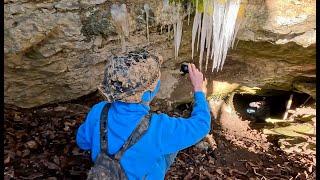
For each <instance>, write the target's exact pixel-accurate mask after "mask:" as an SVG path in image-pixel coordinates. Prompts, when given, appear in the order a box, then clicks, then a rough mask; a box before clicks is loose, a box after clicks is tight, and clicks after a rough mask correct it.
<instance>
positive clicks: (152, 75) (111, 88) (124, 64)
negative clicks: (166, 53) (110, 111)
mask: <svg viewBox="0 0 320 180" xmlns="http://www.w3.org/2000/svg"><path fill="white" fill-rule="evenodd" d="M161 64H162V57H161V56H160V55H156V54H150V53H149V52H148V51H146V50H136V51H131V52H129V53H128V54H126V55H124V56H113V57H112V58H111V59H110V60H109V61H107V64H106V69H105V72H104V80H103V82H102V83H101V84H100V85H99V86H98V89H99V91H100V93H102V95H103V96H104V98H105V99H106V100H107V101H108V102H114V101H122V102H127V103H140V102H141V97H142V95H143V93H144V92H146V91H148V90H150V91H153V90H154V88H155V87H156V85H157V83H158V80H159V79H160V66H161Z"/></svg>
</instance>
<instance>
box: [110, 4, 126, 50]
mask: <svg viewBox="0 0 320 180" xmlns="http://www.w3.org/2000/svg"><path fill="white" fill-rule="evenodd" d="M111 16H112V19H113V21H114V22H115V25H116V27H117V29H118V32H119V35H120V40H121V47H122V51H126V45H125V37H128V36H129V20H128V19H129V16H128V11H127V7H126V5H125V4H122V5H121V6H119V5H117V4H113V5H112V6H111Z"/></svg>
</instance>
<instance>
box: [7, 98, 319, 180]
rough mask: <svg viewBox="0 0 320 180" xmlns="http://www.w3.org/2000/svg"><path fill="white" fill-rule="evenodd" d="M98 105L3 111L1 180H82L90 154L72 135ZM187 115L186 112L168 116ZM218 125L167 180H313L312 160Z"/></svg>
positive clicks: (241, 124) (247, 131)
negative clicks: (3, 177) (2, 164)
mask: <svg viewBox="0 0 320 180" xmlns="http://www.w3.org/2000/svg"><path fill="white" fill-rule="evenodd" d="M99 99H100V98H99V96H97V95H92V96H90V97H85V98H83V99H79V100H77V101H73V102H67V103H60V104H54V105H49V106H44V107H39V108H36V109H28V110H24V109H19V108H16V107H12V106H8V105H6V107H5V120H4V128H5V141H4V165H5V171H4V176H5V179H52V180H53V179H85V178H86V173H87V171H88V169H89V168H90V166H91V165H92V164H91V161H90V154H89V153H88V152H86V151H81V150H79V149H78V147H77V146H76V144H75V135H76V130H77V128H78V127H79V125H80V124H81V123H82V121H83V120H84V118H85V116H86V113H87V112H88V110H89V109H90V107H91V106H92V105H93V104H94V103H95V102H97V101H99ZM152 105H153V109H157V110H161V107H156V106H160V105H158V104H154V103H153V104H152ZM155 107H156V108H155ZM189 112H190V106H185V107H180V109H175V110H171V111H169V112H168V114H169V115H171V116H188V114H189ZM220 119H221V120H219V121H218V120H212V127H213V129H212V132H211V136H208V138H205V139H204V140H203V141H202V142H201V143H199V144H197V145H195V146H192V147H190V148H188V149H185V150H183V151H181V152H180V153H179V154H178V157H177V158H176V161H175V163H174V164H173V165H172V167H171V168H170V170H169V172H168V173H167V175H166V179H315V154H312V153H311V154H303V153H295V154H294V153H293V154H285V153H284V152H283V151H282V150H280V148H278V147H277V146H276V145H274V144H272V143H270V140H267V138H266V137H265V136H264V135H263V134H261V133H260V132H259V131H257V130H253V129H251V128H250V127H249V126H248V123H247V122H246V121H237V122H233V123H236V124H237V126H236V127H237V128H238V129H243V131H241V133H240V134H239V133H234V132H233V133H231V131H230V130H228V129H226V128H224V127H225V125H226V124H225V120H227V119H228V120H230V119H232V117H228V115H222V116H221V117H220ZM224 119H225V120H224ZM228 122H231V121H228ZM227 126H228V125H227ZM208 142H210V143H208Z"/></svg>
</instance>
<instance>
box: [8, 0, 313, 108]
mask: <svg viewBox="0 0 320 180" xmlns="http://www.w3.org/2000/svg"><path fill="white" fill-rule="evenodd" d="M115 2H116V1H105V0H92V1H82V0H80V1H75V0H70V1H69V0H68V1H67V0H49V1H30V0H23V1H15V0H7V1H4V58H5V61H4V71H5V73H4V78H5V83H4V84H5V87H4V93H5V103H8V104H13V105H16V106H19V107H23V108H31V107H35V106H39V105H43V104H47V103H55V102H60V101H66V100H71V99H75V98H78V97H80V96H83V95H86V94H89V93H91V92H94V91H96V87H97V85H98V84H99V83H100V82H101V80H102V77H103V76H102V74H103V71H104V66H105V62H106V61H108V59H109V58H110V57H111V56H112V55H115V54H119V53H121V44H120V40H119V37H118V32H117V30H116V28H115V25H114V23H113V22H112V19H111V15H110V7H111V5H112V3H115ZM315 2H316V1H315V0H300V1H299V0H265V1H262V0H253V1H248V2H247V3H248V5H247V11H246V17H247V22H246V24H245V26H244V27H243V28H242V29H240V31H239V33H238V38H239V39H240V40H246V41H263V42H259V43H258V45H256V43H253V44H252V43H251V42H248V43H246V42H244V41H240V43H239V44H238V46H237V48H236V49H235V50H234V51H231V52H230V54H229V55H228V58H227V60H226V65H225V68H224V70H223V71H222V72H221V73H218V74H210V73H206V76H207V77H208V78H209V79H210V80H221V81H228V82H236V83H240V84H244V85H247V86H261V87H270V88H280V89H292V87H298V89H299V90H302V91H304V90H305V89H308V88H304V87H302V86H301V83H303V82H301V83H300V84H299V86H298V85H295V86H293V85H292V84H293V82H294V80H295V78H297V77H298V76H304V75H310V74H311V75H312V76H313V75H315V48H314V44H315V18H316V16H315ZM125 3H126V5H127V9H128V11H129V22H130V36H129V37H127V39H126V43H127V49H128V50H130V49H134V48H136V47H146V46H147V48H148V49H149V50H150V51H157V52H158V53H160V54H161V55H162V56H163V58H164V64H163V68H162V75H163V77H162V88H161V91H160V93H159V95H158V96H157V97H158V98H162V99H165V98H168V99H169V100H171V101H182V100H186V99H188V98H190V97H191V91H189V89H190V87H191V85H190V83H189V82H188V79H187V77H182V76H181V75H180V74H179V71H177V69H179V65H180V63H181V62H183V61H189V62H192V60H191V55H190V52H191V45H190V43H191V26H192V25H190V26H187V23H184V31H183V36H182V44H181V49H180V52H179V57H178V59H177V60H174V51H173V49H174V48H173V44H172V39H170V40H168V39H167V34H160V26H161V25H165V24H166V23H167V22H164V21H161V18H160V17H161V16H162V13H161V8H162V1H155V0H151V1H144V0H131V1H125ZM145 3H148V4H149V5H150V7H151V10H150V18H149V26H150V44H147V39H146V32H145V30H146V20H145V13H144V11H143V5H144V4H145ZM165 30H166V29H165V27H164V31H165ZM265 41H268V42H272V43H274V44H281V45H272V44H270V43H265ZM292 42H294V43H296V44H298V45H296V44H292ZM292 48H293V49H294V50H295V51H292ZM197 58H198V57H195V61H197ZM263 71H265V72H263ZM235 72H236V73H239V74H242V76H239V75H237V74H236V73H235ZM251 72H254V73H251ZM259 72H260V73H259ZM239 77H241V78H239ZM261 79H263V80H261ZM306 91H308V92H314V91H312V90H310V88H309V89H308V90H306Z"/></svg>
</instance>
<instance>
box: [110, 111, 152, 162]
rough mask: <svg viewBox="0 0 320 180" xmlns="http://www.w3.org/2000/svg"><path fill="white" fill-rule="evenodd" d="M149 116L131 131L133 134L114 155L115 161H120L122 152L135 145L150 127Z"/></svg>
mask: <svg viewBox="0 0 320 180" xmlns="http://www.w3.org/2000/svg"><path fill="white" fill-rule="evenodd" d="M150 119H151V114H150V113H149V114H147V115H146V116H144V117H143V118H142V119H141V120H140V123H139V124H138V126H137V127H136V128H135V129H134V130H133V133H132V134H131V135H130V136H129V138H128V139H127V141H126V142H125V143H124V144H123V145H122V147H121V148H120V150H119V151H118V152H117V153H116V154H115V155H114V158H115V159H116V160H118V161H119V160H120V159H121V157H122V155H123V154H124V152H125V151H126V150H127V149H129V148H130V147H131V146H132V145H134V144H135V143H137V142H138V141H139V139H140V138H141V137H142V136H143V135H144V134H145V132H146V131H147V129H148V127H149V125H150Z"/></svg>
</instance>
